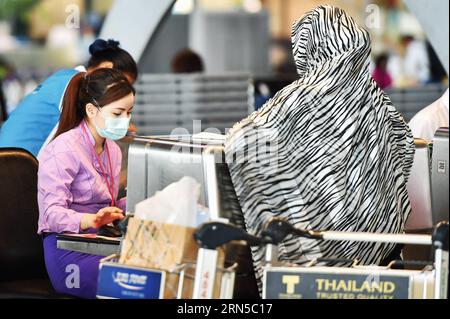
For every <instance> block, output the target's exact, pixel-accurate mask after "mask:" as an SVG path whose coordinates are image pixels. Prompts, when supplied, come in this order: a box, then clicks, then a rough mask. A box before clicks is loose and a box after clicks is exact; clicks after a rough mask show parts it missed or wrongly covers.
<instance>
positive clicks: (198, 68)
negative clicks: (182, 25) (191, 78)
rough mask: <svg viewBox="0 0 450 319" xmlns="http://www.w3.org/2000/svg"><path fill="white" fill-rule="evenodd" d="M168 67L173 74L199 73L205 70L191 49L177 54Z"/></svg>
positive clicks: (200, 60)
mask: <svg viewBox="0 0 450 319" xmlns="http://www.w3.org/2000/svg"><path fill="white" fill-rule="evenodd" d="M170 67H171V70H172V72H173V73H197V72H198V73H200V72H203V71H204V70H205V68H204V65H203V60H202V58H201V57H200V55H198V54H197V53H195V52H194V51H192V50H191V49H184V50H181V51H180V52H178V53H177V54H176V55H175V57H174V58H173V59H172V63H171V66H170Z"/></svg>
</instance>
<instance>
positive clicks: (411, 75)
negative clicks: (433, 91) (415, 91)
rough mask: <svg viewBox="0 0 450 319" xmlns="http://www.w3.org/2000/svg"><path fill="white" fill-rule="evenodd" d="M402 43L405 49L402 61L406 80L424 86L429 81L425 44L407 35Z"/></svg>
mask: <svg viewBox="0 0 450 319" xmlns="http://www.w3.org/2000/svg"><path fill="white" fill-rule="evenodd" d="M402 43H403V45H404V46H405V48H406V49H405V57H404V60H403V67H404V71H405V76H406V78H407V79H410V80H412V82H413V83H415V84H419V85H423V84H426V83H427V82H428V81H429V80H430V61H429V58H428V52H427V48H426V45H425V42H424V41H421V40H417V39H415V38H414V37H413V36H410V35H407V36H404V37H403V38H402Z"/></svg>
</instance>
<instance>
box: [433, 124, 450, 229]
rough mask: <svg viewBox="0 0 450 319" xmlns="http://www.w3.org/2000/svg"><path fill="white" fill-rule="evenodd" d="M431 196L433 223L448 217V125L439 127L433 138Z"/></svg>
mask: <svg viewBox="0 0 450 319" xmlns="http://www.w3.org/2000/svg"><path fill="white" fill-rule="evenodd" d="M431 158H432V161H431V191H432V192H431V198H432V207H433V223H435V224H436V223H438V222H440V221H443V220H448V219H449V207H448V197H449V193H448V183H449V179H448V170H449V167H448V165H449V162H448V127H446V128H442V127H441V128H439V129H438V130H437V131H436V134H435V135H434V139H433V154H432V157H431Z"/></svg>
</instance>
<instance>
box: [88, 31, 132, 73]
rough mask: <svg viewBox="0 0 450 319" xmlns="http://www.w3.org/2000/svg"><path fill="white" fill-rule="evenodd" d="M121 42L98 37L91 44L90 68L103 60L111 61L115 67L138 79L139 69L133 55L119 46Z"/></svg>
mask: <svg viewBox="0 0 450 319" xmlns="http://www.w3.org/2000/svg"><path fill="white" fill-rule="evenodd" d="M119 45H120V43H119V42H118V41H114V40H111V39H110V40H108V41H105V40H103V39H97V40H95V41H94V43H92V44H91V45H90V46H89V53H90V54H91V58H90V59H89V62H88V68H95V67H98V66H99V65H100V64H101V63H102V62H105V61H109V62H111V63H112V64H113V68H114V69H116V70H119V71H121V72H122V73H125V74H128V75H130V76H131V77H132V78H133V79H134V80H136V79H137V75H138V69H137V65H136V62H135V61H134V59H133V57H132V56H131V55H130V54H129V53H128V52H127V51H125V50H124V49H121V48H120V47H119Z"/></svg>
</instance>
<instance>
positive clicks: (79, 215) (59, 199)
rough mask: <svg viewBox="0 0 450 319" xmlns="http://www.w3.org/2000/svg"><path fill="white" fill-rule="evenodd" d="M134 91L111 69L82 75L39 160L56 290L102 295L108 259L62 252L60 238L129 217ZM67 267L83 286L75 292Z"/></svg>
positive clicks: (43, 221) (48, 260) (42, 219)
mask: <svg viewBox="0 0 450 319" xmlns="http://www.w3.org/2000/svg"><path fill="white" fill-rule="evenodd" d="M134 94H135V91H134V89H133V87H132V86H131V84H130V82H129V79H127V78H126V77H125V76H124V74H123V73H121V72H119V71H117V70H115V69H108V68H101V69H96V70H94V71H92V72H89V73H87V72H81V73H78V74H76V75H75V76H74V77H73V78H72V79H71V81H70V83H69V85H68V88H67V90H66V92H65V94H64V98H63V101H62V105H63V107H62V112H61V119H60V121H59V125H58V129H57V131H56V134H55V137H54V139H53V140H52V141H51V142H50V143H49V144H48V145H47V146H45V147H44V148H43V149H42V152H41V153H40V154H39V156H38V160H39V170H38V205H39V221H38V234H42V235H43V237H44V257H45V265H46V268H47V272H48V274H49V277H50V280H51V282H52V285H53V287H54V289H55V290H56V292H58V293H62V294H68V295H74V296H77V297H81V298H95V295H96V290H97V276H98V267H99V262H100V259H101V258H103V257H101V256H96V255H90V254H85V253H79V252H73V251H67V250H63V249H58V248H57V245H56V234H58V233H94V232H96V231H97V229H98V228H99V227H101V226H103V225H107V224H109V223H111V222H113V221H115V220H120V219H123V218H124V215H123V211H124V209H125V198H122V199H120V200H118V199H117V194H118V191H119V175H120V168H121V161H122V154H121V151H120V148H119V146H118V145H117V144H116V143H114V140H118V139H121V138H123V137H124V136H125V134H126V133H127V130H128V126H129V123H130V117H131V112H132V109H133V106H134ZM68 265H75V266H77V267H78V270H79V276H80V277H79V279H80V282H79V285H78V286H77V287H72V286H70V287H68V286H67V285H66V282H67V278H68V276H70V275H71V273H70V272H69V273H68V272H67V266H68Z"/></svg>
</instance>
